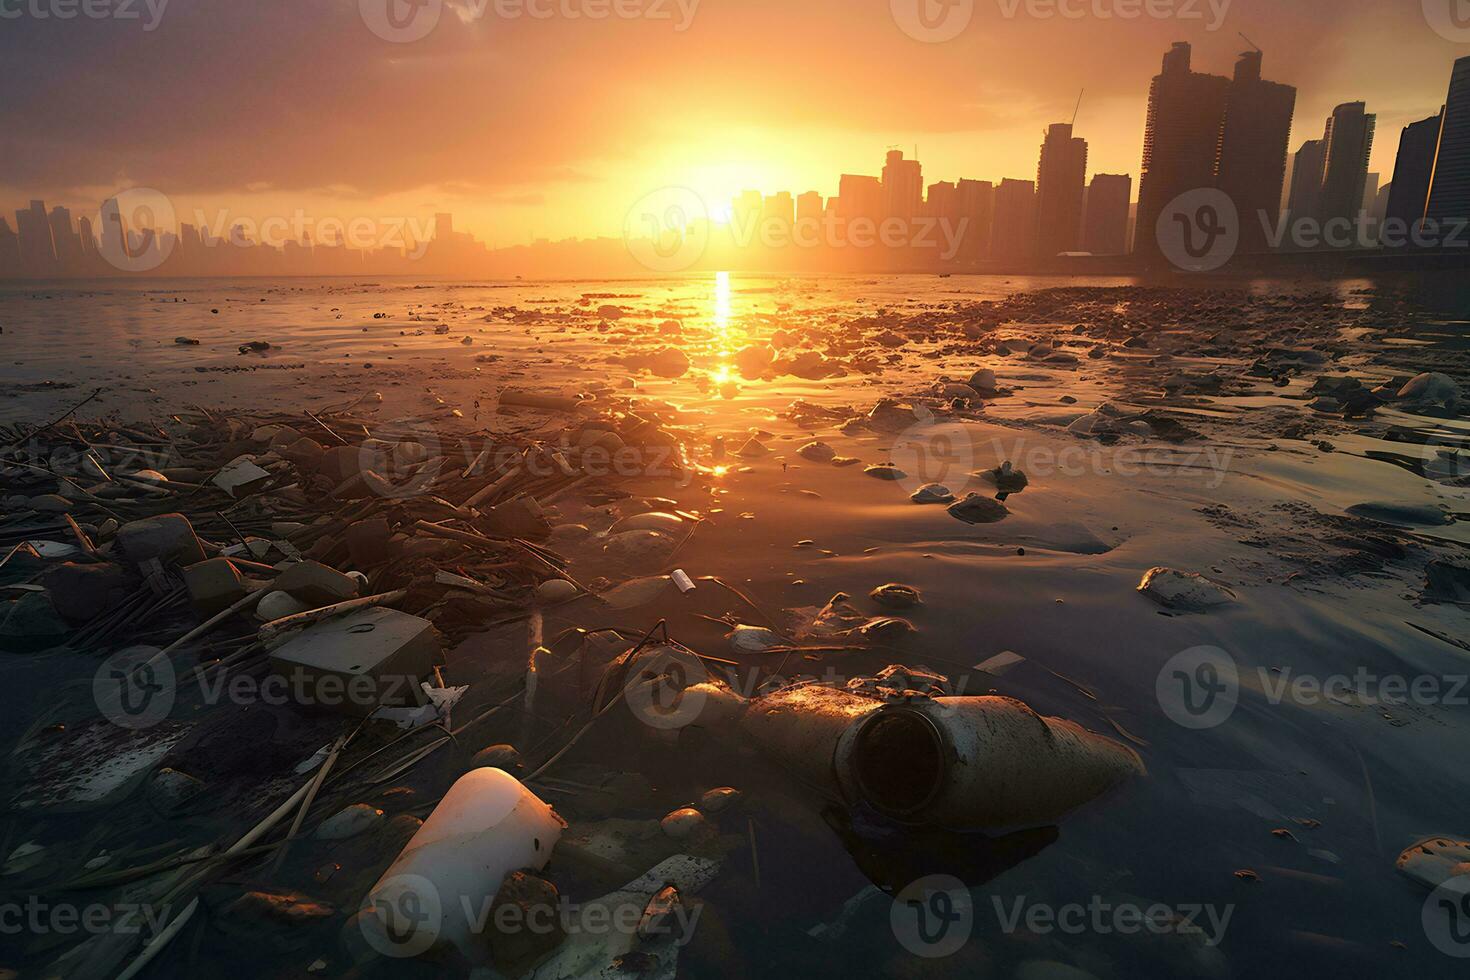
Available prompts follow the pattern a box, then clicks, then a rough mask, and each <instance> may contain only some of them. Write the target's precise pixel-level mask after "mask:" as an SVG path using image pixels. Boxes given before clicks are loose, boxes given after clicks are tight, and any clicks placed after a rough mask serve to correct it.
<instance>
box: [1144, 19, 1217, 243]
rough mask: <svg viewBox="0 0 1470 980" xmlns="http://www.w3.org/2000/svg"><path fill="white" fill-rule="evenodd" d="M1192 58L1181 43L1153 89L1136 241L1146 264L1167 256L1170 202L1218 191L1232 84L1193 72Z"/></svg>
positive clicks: (1167, 57)
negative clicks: (1161, 227)
mask: <svg viewBox="0 0 1470 980" xmlns="http://www.w3.org/2000/svg"><path fill="white" fill-rule="evenodd" d="M1190 57H1191V49H1190V46H1189V45H1188V44H1187V43H1185V42H1183V41H1179V42H1175V44H1174V45H1173V47H1171V48H1170V49H1169V52H1168V53H1167V54H1165V55H1164V64H1163V70H1162V71H1161V72H1160V73H1159V74H1158V75H1155V76H1154V79H1153V82H1152V83H1151V84H1150V86H1149V92H1148V120H1147V123H1146V126H1145V130H1144V140H1143V169H1142V171H1141V172H1140V174H1139V178H1138V227H1137V231H1136V234H1135V236H1134V252H1135V253H1136V254H1138V255H1140V256H1142V257H1143V259H1144V261H1145V262H1155V261H1157V259H1158V258H1159V256H1160V254H1161V253H1160V251H1159V243H1158V232H1157V225H1158V220H1159V216H1160V215H1161V214H1163V212H1164V208H1165V207H1167V206H1168V204H1169V202H1171V201H1172V200H1174V198H1176V197H1178V196H1179V195H1181V194H1184V193H1186V192H1188V191H1193V190H1199V189H1201V188H1208V187H1214V186H1215V173H1216V162H1217V157H1218V153H1219V148H1220V131H1221V129H1222V128H1223V126H1224V120H1225V100H1226V96H1227V93H1228V91H1229V87H1230V80H1229V79H1227V78H1224V77H1222V76H1219V75H1204V74H1201V73H1199V72H1195V71H1191V70H1190Z"/></svg>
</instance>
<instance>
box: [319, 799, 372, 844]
mask: <svg viewBox="0 0 1470 980" xmlns="http://www.w3.org/2000/svg"><path fill="white" fill-rule="evenodd" d="M382 822H383V811H382V810H379V809H378V808H377V807H374V806H369V805H368V804H366V803H354V804H352V805H351V806H348V807H344V808H343V809H341V810H338V811H337V812H336V813H334V814H332V815H331V816H330V817H328V818H327V819H325V820H323V821H322V822H321V824H320V826H318V827H317V829H316V833H315V834H313V835H312V836H313V837H315V838H316V839H317V840H346V839H347V838H349V837H356V836H357V835H358V834H361V833H364V832H365V831H369V830H373V829H374V828H376V827H377V826H379V825H380V824H381V823H382Z"/></svg>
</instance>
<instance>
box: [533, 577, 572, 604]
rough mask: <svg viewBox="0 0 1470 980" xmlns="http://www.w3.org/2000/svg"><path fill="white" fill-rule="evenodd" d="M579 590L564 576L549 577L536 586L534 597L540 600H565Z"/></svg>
mask: <svg viewBox="0 0 1470 980" xmlns="http://www.w3.org/2000/svg"><path fill="white" fill-rule="evenodd" d="M578 591H580V590H579V589H578V588H577V587H576V586H575V585H573V584H572V583H571V582H568V581H567V580H566V579H564V578H549V579H547V580H546V581H545V582H542V583H541V584H540V585H538V586H536V598H537V599H538V600H539V601H541V602H548V603H550V602H565V601H566V600H567V599H570V598H571V597H572V596H574V595H576V594H577V593H578Z"/></svg>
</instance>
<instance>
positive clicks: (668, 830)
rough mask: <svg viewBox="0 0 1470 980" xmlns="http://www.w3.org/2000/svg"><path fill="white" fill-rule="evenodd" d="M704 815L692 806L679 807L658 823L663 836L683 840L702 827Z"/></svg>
mask: <svg viewBox="0 0 1470 980" xmlns="http://www.w3.org/2000/svg"><path fill="white" fill-rule="evenodd" d="M704 823H705V821H704V814H702V813H700V812H699V811H698V810H696V809H694V808H693V807H692V806H685V807H680V808H679V809H677V810H675V811H674V812H673V813H670V814H669V815H668V816H666V817H664V818H663V819H662V820H660V821H659V822H658V824H659V826H660V827H662V828H663V831H664V833H665V834H667V835H668V836H669V837H672V838H673V839H674V840H683V839H684V838H686V837H688V836H690V835H691V834H693V833H694V832H695V831H697V830H699V829H700V828H702V827H703V826H704Z"/></svg>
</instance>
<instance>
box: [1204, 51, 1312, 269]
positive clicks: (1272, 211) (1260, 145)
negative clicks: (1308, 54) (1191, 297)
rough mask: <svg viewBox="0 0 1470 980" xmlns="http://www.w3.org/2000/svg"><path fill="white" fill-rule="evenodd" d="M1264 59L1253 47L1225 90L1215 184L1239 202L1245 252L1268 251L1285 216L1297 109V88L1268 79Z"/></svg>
mask: <svg viewBox="0 0 1470 980" xmlns="http://www.w3.org/2000/svg"><path fill="white" fill-rule="evenodd" d="M1261 57H1262V56H1261V52H1260V51H1247V52H1245V53H1244V54H1242V55H1241V56H1240V58H1239V60H1238V61H1236V63H1235V77H1234V78H1233V79H1231V81H1230V87H1229V88H1228V89H1227V90H1226V93H1225V115H1224V120H1223V123H1222V126H1221V133H1220V153H1219V162H1218V165H1217V168H1216V179H1215V186H1216V187H1218V188H1219V189H1220V190H1222V191H1224V192H1225V193H1226V194H1228V195H1229V196H1230V199H1231V200H1232V201H1233V202H1235V209H1236V211H1237V212H1238V213H1239V215H1240V245H1239V248H1240V250H1241V251H1244V252H1258V251H1264V250H1265V249H1266V247H1267V239H1266V225H1273V226H1274V225H1275V224H1276V222H1277V220H1278V219H1279V218H1280V216H1281V185H1282V183H1283V182H1284V180H1285V178H1286V154H1287V148H1288V143H1289V141H1290V140H1291V117H1292V113H1293V112H1294V111H1295V110H1296V89H1295V88H1293V87H1291V86H1290V85H1282V84H1281V83H1279V82H1269V81H1265V80H1264V79H1262V78H1261ZM1263 219H1264V220H1263Z"/></svg>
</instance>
